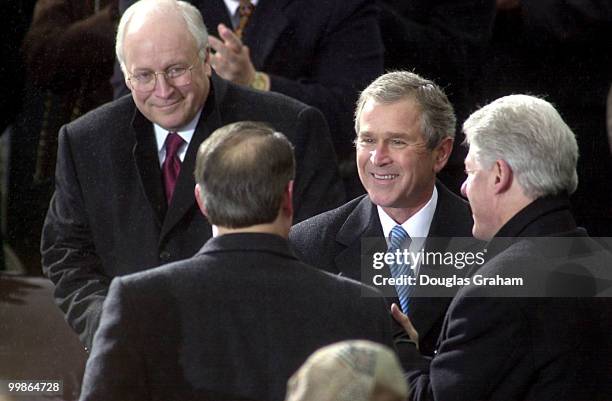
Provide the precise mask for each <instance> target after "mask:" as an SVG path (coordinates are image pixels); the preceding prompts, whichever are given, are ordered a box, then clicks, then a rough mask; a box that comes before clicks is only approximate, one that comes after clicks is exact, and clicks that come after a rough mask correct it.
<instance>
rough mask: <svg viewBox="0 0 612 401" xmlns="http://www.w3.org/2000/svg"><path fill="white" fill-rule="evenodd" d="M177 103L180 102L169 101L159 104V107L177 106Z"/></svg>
mask: <svg viewBox="0 0 612 401" xmlns="http://www.w3.org/2000/svg"><path fill="white" fill-rule="evenodd" d="M177 104H178V102H172V103H168V104H160V105H157V107H159V108H160V109H167V108H169V107H172V106H175V105H177Z"/></svg>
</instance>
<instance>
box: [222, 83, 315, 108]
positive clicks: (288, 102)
mask: <svg viewBox="0 0 612 401" xmlns="http://www.w3.org/2000/svg"><path fill="white" fill-rule="evenodd" d="M226 85H227V88H226V92H225V99H227V100H229V101H230V104H233V102H236V101H237V102H240V103H242V102H244V103H248V104H250V105H251V106H253V107H267V108H275V109H278V111H279V112H281V111H285V112H286V110H291V111H293V112H295V113H299V112H301V111H303V110H306V109H315V108H314V107H312V106H309V105H307V104H305V103H303V102H301V101H299V100H297V99H294V98H292V97H289V96H287V95H284V94H282V93H278V92H271V91H269V92H263V91H258V90H255V89H251V88H248V87H244V86H240V85H236V84H234V83H232V82H226Z"/></svg>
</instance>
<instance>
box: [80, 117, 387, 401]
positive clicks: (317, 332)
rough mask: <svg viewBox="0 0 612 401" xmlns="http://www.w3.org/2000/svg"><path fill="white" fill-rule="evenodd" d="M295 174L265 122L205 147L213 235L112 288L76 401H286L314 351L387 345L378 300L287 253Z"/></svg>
mask: <svg viewBox="0 0 612 401" xmlns="http://www.w3.org/2000/svg"><path fill="white" fill-rule="evenodd" d="M245 149H248V150H249V151H248V152H246V153H245ZM294 172H295V160H294V157H293V152H292V149H291V143H290V142H289V141H288V140H287V138H286V137H284V136H283V135H282V134H280V133H278V132H275V130H273V129H271V128H269V127H266V126H264V125H262V124H255V123H251V122H239V123H234V124H230V125H228V126H226V127H223V128H220V129H218V130H217V131H216V132H214V133H213V134H212V135H211V136H210V137H209V138H208V139H207V140H206V141H205V142H204V143H203V144H202V146H201V147H200V149H199V150H198V156H197V161H196V173H195V176H196V182H197V185H196V189H195V193H196V200H197V202H198V205H199V206H200V210H201V211H202V213H204V214H205V215H206V216H207V218H208V220H209V221H210V223H211V224H213V225H214V227H215V228H216V231H217V233H218V235H217V236H216V237H215V238H212V239H210V240H209V241H208V242H207V243H206V244H205V245H204V247H203V248H202V249H201V250H200V252H198V254H197V255H195V256H194V257H192V258H190V259H188V260H184V261H180V262H176V263H172V264H169V265H165V266H162V267H159V268H157V269H152V270H149V271H146V272H142V273H137V274H133V275H129V276H127V277H118V278H116V279H115V280H113V283H112V285H111V289H110V291H109V295H108V298H107V301H106V303H105V304H104V310H103V313H102V320H101V323H100V329H99V331H98V333H97V334H96V337H95V340H94V347H93V353H92V355H91V357H90V359H89V361H88V363H87V369H86V373H85V379H84V383H83V391H82V394H81V400H83V401H91V400H124V401H129V400H139V401H144V400H179V399H180V400H202V399H205V400H208V399H211V400H213V399H214V400H218V399H233V400H234V399H238V398H240V399H245V398H246V399H251V400H269V401H281V400H283V399H284V395H285V391H286V386H287V380H288V378H289V377H290V376H291V375H292V374H293V373H294V372H295V371H296V370H297V369H298V368H299V367H300V365H301V364H302V363H303V362H304V361H305V360H306V358H307V357H308V356H309V355H310V354H311V353H312V352H314V351H315V350H317V349H318V348H320V347H322V346H324V345H328V344H331V343H334V342H337V341H340V340H344V339H368V340H371V341H375V342H380V343H383V344H386V345H392V338H391V322H390V320H389V315H388V314H387V313H386V304H385V302H384V299H383V298H382V295H381V294H380V293H378V292H377V291H375V290H373V289H372V288H368V287H366V286H363V285H361V284H359V283H358V282H355V281H352V280H349V279H346V278H340V277H336V276H334V275H331V274H328V273H325V272H322V271H320V270H317V269H315V268H313V267H311V266H308V265H306V264H304V263H301V262H299V261H298V260H297V258H296V257H295V256H294V255H293V254H292V253H291V251H290V249H289V245H288V243H287V241H286V238H287V235H288V233H289V228H290V227H291V221H292V214H293V203H292V200H291V197H292V191H293V189H292V187H293V175H294ZM145 333H146V334H145ZM225 397H227V398H225ZM229 397H231V398H229Z"/></svg>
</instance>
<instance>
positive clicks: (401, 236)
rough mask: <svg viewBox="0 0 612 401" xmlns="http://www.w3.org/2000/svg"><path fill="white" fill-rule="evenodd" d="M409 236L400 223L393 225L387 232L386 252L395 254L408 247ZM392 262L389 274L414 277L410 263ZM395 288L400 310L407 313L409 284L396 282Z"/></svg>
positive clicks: (397, 276) (396, 276)
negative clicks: (387, 244)
mask: <svg viewBox="0 0 612 401" xmlns="http://www.w3.org/2000/svg"><path fill="white" fill-rule="evenodd" d="M411 241H412V240H411V238H410V236H409V235H408V233H407V232H406V230H404V228H403V227H402V226H400V225H397V226H395V227H393V229H392V230H391V233H390V234H389V250H388V251H387V252H391V253H393V254H395V252H396V251H397V250H398V249H399V250H400V251H401V252H403V250H404V249H408V247H409V246H410V242H411ZM403 259H404V257H403V256H402V260H401V262H403V261H404V260H403ZM395 262H397V260H395ZM395 262H394V263H393V264H391V266H389V269H390V270H391V274H392V275H393V277H395V278H399V277H402V276H404V277H406V278H407V277H414V270H413V269H411V268H410V264H409V263H395ZM395 290H396V291H397V296H398V298H399V301H400V306H401V307H402V311H403V312H404V313H405V314H408V310H409V307H410V293H411V290H412V288H411V286H410V285H408V284H406V285H400V284H396V285H395Z"/></svg>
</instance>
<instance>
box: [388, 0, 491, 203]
mask: <svg viewBox="0 0 612 401" xmlns="http://www.w3.org/2000/svg"><path fill="white" fill-rule="evenodd" d="M381 3H382V4H381V8H382V10H381V18H380V29H381V33H382V37H383V43H384V45H385V56H384V58H385V70H397V69H402V70H408V71H413V72H415V73H417V74H420V75H423V76H426V77H429V78H430V79H432V80H434V81H435V82H436V83H437V84H438V85H440V86H441V87H442V88H444V92H445V93H446V94H447V95H448V98H449V100H450V102H451V103H452V105H453V107H454V108H455V112H456V114H457V121H458V122H459V124H461V123H462V122H463V121H465V119H466V118H467V117H468V115H469V114H470V113H471V112H472V111H474V109H475V108H476V107H477V106H478V102H479V101H481V99H482V93H481V92H482V90H481V89H482V88H481V87H482V64H483V62H484V56H485V53H486V49H487V47H488V45H489V42H490V40H491V34H492V30H493V22H494V20H495V0H383V1H382V2H381ZM457 131H458V132H457V133H456V135H457V137H456V141H455V142H456V143H458V144H460V143H462V142H463V134H462V133H461V129H460V126H458V127H457ZM466 153H467V151H466V150H465V148H464V147H462V146H455V147H454V148H453V153H452V154H451V158H450V160H449V162H448V164H447V165H446V167H445V168H444V170H442V171H441V172H440V174H439V176H438V178H439V179H440V180H441V181H442V182H444V183H445V184H446V185H447V186H448V187H449V188H450V190H451V191H453V192H455V193H457V194H459V191H460V186H461V183H462V182H463V180H464V179H465V174H464V172H463V159H464V158H465V154H466Z"/></svg>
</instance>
